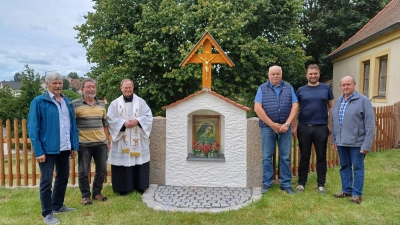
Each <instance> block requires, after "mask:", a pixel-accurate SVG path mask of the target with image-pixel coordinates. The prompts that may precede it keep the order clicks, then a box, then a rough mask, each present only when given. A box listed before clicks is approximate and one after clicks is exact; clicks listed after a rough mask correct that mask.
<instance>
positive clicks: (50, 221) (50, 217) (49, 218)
mask: <svg viewBox="0 0 400 225" xmlns="http://www.w3.org/2000/svg"><path fill="white" fill-rule="evenodd" d="M43 222H44V223H45V224H59V223H60V221H59V220H58V219H57V218H55V217H54V215H53V213H50V214H49V215H47V216H45V217H44V218H43Z"/></svg>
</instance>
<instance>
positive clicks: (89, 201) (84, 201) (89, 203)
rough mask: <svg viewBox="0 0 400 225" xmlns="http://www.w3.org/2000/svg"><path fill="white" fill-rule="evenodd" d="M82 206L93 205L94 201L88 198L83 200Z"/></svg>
mask: <svg viewBox="0 0 400 225" xmlns="http://www.w3.org/2000/svg"><path fill="white" fill-rule="evenodd" d="M82 204H83V205H91V204H92V200H90V198H88V197H86V198H82Z"/></svg>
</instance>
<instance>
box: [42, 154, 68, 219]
mask: <svg viewBox="0 0 400 225" xmlns="http://www.w3.org/2000/svg"><path fill="white" fill-rule="evenodd" d="M70 154H71V151H61V152H60V154H46V161H45V162H42V163H39V168H40V172H41V173H42V176H41V177H40V203H41V204H42V216H43V217H45V216H47V215H49V214H50V213H52V211H53V210H58V209H59V208H61V207H62V206H63V205H64V196H65V191H66V189H67V184H68V176H69V156H70ZM54 165H55V166H56V178H55V180H54V188H53V192H52V191H51V186H52V181H53V171H54Z"/></svg>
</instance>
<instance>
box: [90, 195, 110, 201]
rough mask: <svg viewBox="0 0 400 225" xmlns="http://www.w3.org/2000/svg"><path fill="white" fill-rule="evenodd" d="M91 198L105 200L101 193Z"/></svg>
mask: <svg viewBox="0 0 400 225" xmlns="http://www.w3.org/2000/svg"><path fill="white" fill-rule="evenodd" d="M93 199H97V200H98V201H102V202H104V201H107V197H106V196H104V195H102V194H98V195H96V196H94V197H93Z"/></svg>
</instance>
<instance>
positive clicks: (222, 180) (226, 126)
mask: <svg viewBox="0 0 400 225" xmlns="http://www.w3.org/2000/svg"><path fill="white" fill-rule="evenodd" d="M198 110H213V111H215V112H216V113H219V114H220V115H221V120H222V121H221V129H222V131H221V140H225V141H223V142H222V143H221V148H223V153H224V154H225V162H212V161H187V159H186V158H187V156H188V152H189V149H191V144H190V143H191V142H190V141H188V140H191V126H190V124H191V121H190V119H189V118H190V115H191V114H192V113H193V112H196V111H198ZM166 119H167V126H166V130H167V131H166V139H167V140H166V153H167V156H166V179H165V182H166V185H176V186H208V187H246V180H247V177H246V144H247V139H246V127H247V119H246V111H244V110H242V109H239V108H238V107H236V106H234V105H232V104H230V103H228V102H226V101H224V100H222V99H220V98H218V97H215V96H213V95H211V94H209V93H207V92H204V93H201V94H199V95H196V96H194V97H193V98H191V99H189V100H186V101H184V102H181V103H179V104H178V105H176V106H172V107H170V108H167V109H166Z"/></svg>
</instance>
